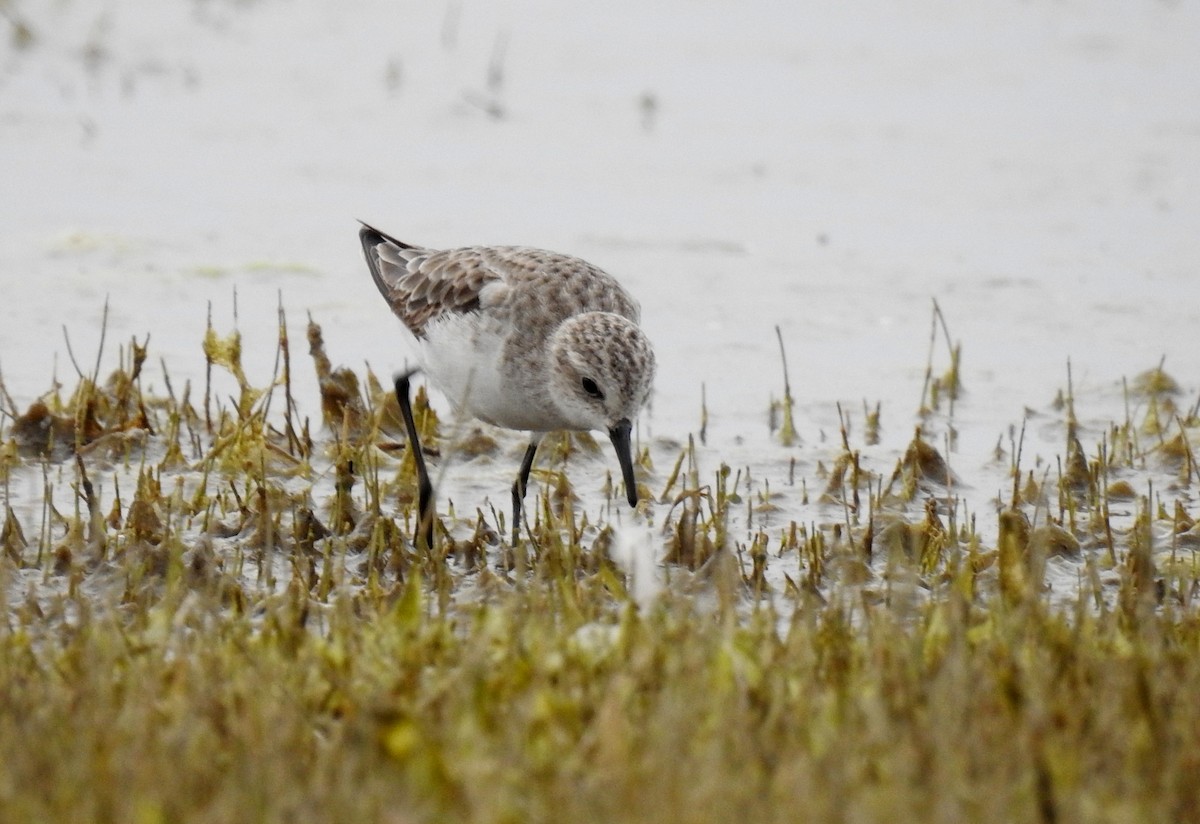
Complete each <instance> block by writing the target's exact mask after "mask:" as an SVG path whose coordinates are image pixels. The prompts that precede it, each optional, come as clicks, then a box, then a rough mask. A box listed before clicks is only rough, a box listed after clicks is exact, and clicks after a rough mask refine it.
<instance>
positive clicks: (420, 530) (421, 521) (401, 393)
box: [396, 370, 433, 551]
mask: <svg viewBox="0 0 1200 824" xmlns="http://www.w3.org/2000/svg"><path fill="white" fill-rule="evenodd" d="M414 374H415V370H414V371H413V372H405V373H404V374H403V375H400V376H399V377H397V378H396V400H397V401H398V402H399V403H400V415H401V416H402V417H403V418H404V428H405V430H406V431H407V432H408V448H409V449H411V450H412V456H413V464H414V465H415V466H416V468H417V512H418V515H417V533H416V535H415V536H413V543H415V544H416V545H417V549H422V547H421V541H422V539H424V542H425V546H424V549H425V550H426V551H429V550H432V549H433V484H431V483H430V482H429V472H428V471H427V470H426V469H425V455H424V453H422V452H421V438H420V436H419V435H418V434H417V422H416V420H414V419H413V413H412V403H411V401H410V400H409V397H408V390H409V379H410V378H412V376H413V375H414Z"/></svg>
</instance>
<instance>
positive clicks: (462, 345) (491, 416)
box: [421, 313, 563, 431]
mask: <svg viewBox="0 0 1200 824" xmlns="http://www.w3.org/2000/svg"><path fill="white" fill-rule="evenodd" d="M509 334H511V330H507V329H505V328H504V327H503V326H502V325H501V324H499V323H498V322H497V321H495V320H494V319H489V318H487V317H485V316H482V315H480V314H477V313H471V314H466V315H449V316H447V317H444V318H439V319H438V320H437V321H435V322H434V323H432V324H431V325H430V326H429V327H428V328H427V329H426V334H425V339H424V340H423V341H421V355H422V361H423V364H424V367H425V372H426V375H427V376H428V377H429V380H430V381H431V382H432V383H433V384H434V385H435V386H437V388H438V389H440V390H441V391H442V393H443V394H444V395H445V396H446V398H447V399H448V400H449V401H450V402H451V403H453V404H454V405H455V406H456V407H458V408H459V409H461V410H462V411H464V412H467V413H468V414H470V415H473V416H475V417H477V418H480V419H481V420H484V421H486V422H488V423H492V424H495V425H497V426H502V427H505V428H506V429H525V430H532V431H549V430H552V429H556V428H559V427H561V426H562V425H563V424H562V422H560V421H559V420H558V418H559V417H560V415H559V413H558V411H557V410H556V409H547V408H545V407H546V403H548V399H546V393H545V392H544V391H541V389H542V388H541V387H540V386H537V385H536V382H537V381H539V380H541V376H540V375H533V374H529V373H527V372H519V371H514V370H512V369H506V368H505V364H504V362H503V357H504V351H505V339H506V337H507V336H508V335H509ZM540 399H546V400H540Z"/></svg>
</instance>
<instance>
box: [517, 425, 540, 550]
mask: <svg viewBox="0 0 1200 824" xmlns="http://www.w3.org/2000/svg"><path fill="white" fill-rule="evenodd" d="M540 440H541V437H539V436H535V437H534V438H533V440H531V441H530V442H529V446H528V447H527V448H526V449H525V457H524V458H522V459H521V470H520V472H518V473H517V479H516V480H515V481H514V482H513V485H512V499H513V522H512V542H513V546H516V545H517V539H518V538H519V537H520V533H521V502H522V501H524V500H525V489H526V487H528V486H529V472H530V470H532V469H533V458H534V456H535V455H537V448H538V442H539V441H540Z"/></svg>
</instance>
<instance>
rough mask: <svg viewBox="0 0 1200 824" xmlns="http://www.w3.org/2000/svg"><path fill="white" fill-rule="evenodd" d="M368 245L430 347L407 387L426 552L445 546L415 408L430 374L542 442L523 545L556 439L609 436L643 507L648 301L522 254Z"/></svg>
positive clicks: (389, 240)
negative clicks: (542, 469)
mask: <svg viewBox="0 0 1200 824" xmlns="http://www.w3.org/2000/svg"><path fill="white" fill-rule="evenodd" d="M359 239H360V240H361V241H362V247H363V254H364V256H365V257H366V259H367V265H368V266H369V267H370V270H371V277H372V278H374V279H375V285H376V286H377V287H378V288H379V292H380V294H382V295H383V297H384V299H385V300H387V302H388V305H389V306H390V307H391V309H392V311H393V312H394V313H395V314H396V316H397V317H399V318H400V320H401V321H402V322H403V324H404V326H405V327H406V328H407V329H408V330H409V331H410V332H411V333H412V334H413V336H414V337H415V338H416V340H417V344H418V352H419V362H420V364H421V365H420V366H419V367H418V368H417V369H414V370H411V371H409V372H406V373H403V374H401V375H398V376H397V377H396V381H395V383H396V399H397V401H399V403H400V413H401V415H402V416H403V418H404V426H405V429H406V431H407V433H408V439H409V444H410V448H411V449H412V450H413V458H414V463H415V465H416V469H417V483H418V506H419V511H420V516H419V525H418V528H417V541H418V543H419V542H420V540H422V539H423V540H424V542H425V545H426V546H427V547H432V546H433V487H432V484H431V483H430V481H429V472H428V470H427V469H426V466H425V460H424V456H423V455H422V452H421V443H420V439H419V436H418V434H417V427H416V423H415V421H414V420H413V414H412V406H411V401H410V398H409V381H410V379H411V377H412V376H413V375H414V374H415V373H416V372H418V371H424V373H425V374H426V376H427V377H428V378H429V380H430V381H431V382H432V383H433V384H434V385H435V386H437V387H438V388H439V389H441V391H442V392H443V393H444V394H445V395H446V397H447V398H448V399H449V400H450V402H451V403H453V404H454V405H455V406H456V407H458V408H459V409H460V410H462V411H464V412H466V413H468V414H470V415H473V416H474V417H476V418H478V419H480V420H482V421H485V422H487V423H490V424H493V425H495V426H499V427H503V428H505V429H516V430H524V431H527V432H529V433H530V441H529V446H528V447H527V448H526V450H525V456H524V458H523V459H522V460H521V467H520V470H519V471H518V474H517V479H516V481H514V483H513V485H512V508H513V543H514V544H516V542H517V538H518V532H519V527H520V523H521V505H522V502H523V500H524V498H525V489H526V486H527V485H528V482H529V472H530V470H531V469H532V468H533V462H534V457H535V456H536V454H537V447H538V443H539V442H540V441H541V439H542V437H543V436H544V435H545V434H546V433H547V432H552V431H555V430H576V431H579V430H603V431H605V432H607V433H608V436H609V439H610V440H611V441H612V444H613V448H614V449H615V450H616V453H617V461H618V463H619V464H620V467H621V477H622V478H623V480H624V482H625V494H626V497H627V498H628V500H629V505H630V506H637V500H638V499H637V483H636V481H635V479H634V473H633V455H632V452H631V448H630V433H631V430H632V427H633V421H634V418H636V417H637V413H638V411H639V410H640V409H641V408H642V406H643V405H644V404H645V403H646V399H647V398H648V397H649V395H650V388H651V384H652V382H653V379H654V350H653V348H652V347H651V345H650V341H649V340H647V338H646V336H645V334H644V333H643V332H642V330H641V329H640V328H639V327H638V319H639V314H640V311H639V308H638V304H637V301H636V300H634V299H633V297H632V296H631V295H630V294H629V293H628V292H627V291H626V290H625V289H624V288H623V287H622V286H621V285H620V284H619V283H618V282H617V281H616V280H615V279H614V278H613V277H612V276H611V275H608V274H607V273H605V272H604V271H602V270H601V269H599V268H597V267H595V266H593V265H592V264H590V263H587V262H586V261H583V260H580V259H579V258H575V257H570V256H568V255H563V254H559V253H557V252H547V251H544V250H541V249H531V248H526V247H521V246H468V247H463V248H457V249H445V250H440V251H439V250H434V249H426V248H423V247H420V246H414V245H411V244H408V243H404V242H402V241H399V240H397V239H396V238H394V237H391V236H390V235H386V234H384V233H383V232H381V231H379V230H378V229H375V228H373V227H371V226H368V225H367V224H365V223H364V224H363V226H362V229H361V230H360V231H359Z"/></svg>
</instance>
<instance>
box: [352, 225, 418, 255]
mask: <svg viewBox="0 0 1200 824" xmlns="http://www.w3.org/2000/svg"><path fill="white" fill-rule="evenodd" d="M358 222H359V223H360V224H361V225H362V228H361V229H359V230H358V239H359V240H361V241H362V244H363V248H364V249H371V248H374V247H376V246H378V245H379V244H380V243H394V244H395V245H396V246H399V247H400V248H401V249H415V248H417V247H415V246H413V245H412V244H411V243H405V242H404V241H402V240H397V239H396V238H394V237H392V236H391V235H389V234H388V233H387V232H381V231H379V230H378V229H376V228H375V227H374V226H372V225H371V224H370V223H367V222H366V221H365V220H360V221H358Z"/></svg>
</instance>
